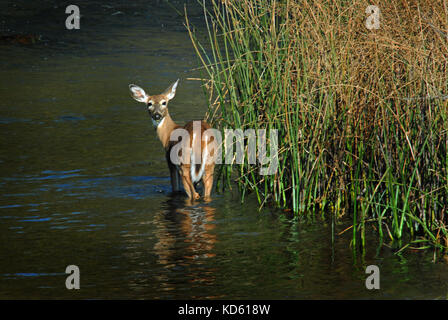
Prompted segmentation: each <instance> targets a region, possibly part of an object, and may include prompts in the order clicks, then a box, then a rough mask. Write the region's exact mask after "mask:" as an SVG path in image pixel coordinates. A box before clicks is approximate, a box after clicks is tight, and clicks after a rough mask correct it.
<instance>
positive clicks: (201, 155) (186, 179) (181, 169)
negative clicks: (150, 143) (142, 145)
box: [129, 80, 216, 200]
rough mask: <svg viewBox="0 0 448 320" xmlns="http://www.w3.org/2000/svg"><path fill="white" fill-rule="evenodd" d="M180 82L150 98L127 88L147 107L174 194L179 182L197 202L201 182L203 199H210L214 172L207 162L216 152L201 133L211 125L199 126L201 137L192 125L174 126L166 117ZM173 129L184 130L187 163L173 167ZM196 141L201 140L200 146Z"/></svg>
mask: <svg viewBox="0 0 448 320" xmlns="http://www.w3.org/2000/svg"><path fill="white" fill-rule="evenodd" d="M178 83H179V80H177V81H176V82H175V83H173V84H172V85H171V86H170V87H168V89H166V90H165V91H164V92H163V93H162V94H159V95H152V96H149V95H147V94H146V93H145V91H144V90H143V89H142V88H140V87H139V86H136V85H134V84H130V85H129V89H130V90H131V96H132V97H133V98H134V99H135V100H137V101H138V102H142V103H145V104H146V105H147V107H148V112H149V115H150V117H151V120H152V123H153V124H154V127H155V128H156V131H157V136H158V137H159V139H160V142H162V145H163V147H164V148H165V156H166V161H167V163H168V168H169V170H170V175H171V187H172V190H173V192H177V191H179V190H180V178H181V179H182V184H183V186H184V189H185V191H186V193H187V195H188V197H189V198H190V199H194V200H196V199H199V198H200V196H199V194H198V193H197V192H196V189H195V185H196V184H197V183H199V181H200V180H201V179H202V182H203V183H204V197H205V198H206V199H207V198H210V194H211V191H212V186H213V171H214V168H215V162H214V161H210V159H211V158H212V155H211V150H210V149H212V150H213V153H214V152H215V151H214V150H216V148H215V146H214V139H213V140H210V139H208V136H207V135H204V132H205V131H206V130H208V129H211V127H210V125H209V124H208V123H207V122H205V121H197V122H200V134H199V137H198V134H197V133H199V132H195V131H194V130H193V127H194V122H195V121H190V122H188V123H187V124H186V125H185V126H183V127H182V126H179V125H177V124H176V123H175V122H174V121H173V120H172V119H171V117H170V114H169V113H168V101H170V100H171V99H173V98H174V96H175V94H176V88H177V84H178ZM175 129H184V130H186V132H188V135H189V137H190V139H189V142H190V144H189V147H190V148H189V150H190V161H186V163H183V162H182V163H180V164H175V163H173V161H172V159H171V157H170V155H171V150H172V148H173V147H174V146H175V145H176V143H178V141H171V139H170V136H171V133H172V132H173V131H174V130H175ZM204 138H205V139H204ZM197 139H201V140H200V142H198V141H197ZM193 145H197V146H200V150H199V148H193ZM196 159H201V162H200V164H196V162H195V160H196Z"/></svg>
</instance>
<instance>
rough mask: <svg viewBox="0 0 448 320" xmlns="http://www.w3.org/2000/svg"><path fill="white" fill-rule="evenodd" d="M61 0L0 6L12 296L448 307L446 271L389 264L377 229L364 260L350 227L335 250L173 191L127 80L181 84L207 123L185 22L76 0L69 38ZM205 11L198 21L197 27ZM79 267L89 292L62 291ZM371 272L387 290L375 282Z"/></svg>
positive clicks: (5, 247)
mask: <svg viewBox="0 0 448 320" xmlns="http://www.w3.org/2000/svg"><path fill="white" fill-rule="evenodd" d="M54 3H55V2H54V1H41V2H39V3H34V2H30V1H25V0H22V1H9V2H8V1H7V2H2V4H1V7H0V30H1V33H0V35H1V36H2V38H1V41H0V57H1V59H0V67H1V73H0V82H1V86H0V97H1V100H0V101H1V102H0V106H1V108H0V128H1V135H0V142H1V154H0V194H1V200H0V201H1V202H0V256H1V260H0V298H1V299H36V298H45V299H57V298H59V299H78V298H79V299H97V298H100V299H110V298H124V299H182V298H183V299H189V298H195V299H196V298H221V299H238V298H245V299H262V298H263V299H353V298H355V299H369V298H375V299H392V298H400V299H416V298H419V299H434V298H442V299H446V298H447V297H448V284H447V282H448V281H447V280H448V272H447V271H448V266H447V265H446V264H445V263H443V262H436V263H433V262H432V260H433V256H432V253H431V252H413V251H403V252H401V253H400V254H394V253H393V251H392V250H390V249H389V248H388V247H387V246H382V247H378V242H377V240H376V238H375V236H374V234H369V239H368V246H367V248H366V254H365V255H364V256H363V255H362V254H361V253H360V252H358V251H356V252H355V254H354V253H353V252H352V250H351V249H350V246H349V245H350V232H346V233H344V234H342V235H340V236H338V235H337V234H338V233H339V232H341V231H342V230H344V229H345V228H346V227H347V226H349V225H350V222H349V221H347V222H345V221H341V222H338V223H337V224H336V225H335V233H336V235H335V237H334V241H332V236H331V235H332V231H331V230H332V227H331V221H328V220H324V221H314V222H313V221H309V220H306V219H304V220H300V221H299V220H294V219H290V218H287V217H285V216H284V215H283V213H282V212H278V211H275V210H271V209H268V208H266V209H263V210H261V211H259V210H258V204H257V203H256V201H255V199H253V198H249V199H248V200H247V202H245V203H244V204H240V202H239V197H238V194H237V193H236V192H226V193H223V194H214V195H213V200H212V201H211V202H208V203H206V202H203V201H200V202H198V203H196V204H194V205H189V204H188V203H186V201H185V198H184V197H182V196H172V195H171V194H170V182H169V178H168V170H167V167H166V163H165V160H164V153H163V151H162V147H161V145H160V142H159V141H158V140H157V138H156V135H155V132H154V129H153V128H152V124H151V121H150V119H149V118H148V115H147V112H146V111H145V107H144V105H142V104H139V103H137V102H135V101H133V100H132V99H131V97H130V95H129V92H128V84H129V83H135V84H138V85H140V86H142V87H143V88H145V89H146V90H147V92H149V93H160V92H161V91H163V90H164V89H165V88H166V87H168V86H169V84H170V83H172V82H173V81H175V80H176V79H177V78H181V83H180V85H179V87H178V90H177V94H176V97H175V99H174V100H173V101H172V102H171V104H170V113H171V115H172V117H173V119H175V121H178V122H179V123H185V122H186V121H187V120H190V119H199V118H202V116H203V114H204V112H205V111H206V106H207V101H206V97H205V96H204V94H203V89H202V88H201V86H200V85H201V84H200V82H197V81H192V80H187V78H197V77H200V76H201V74H200V72H199V71H197V70H192V69H194V68H196V67H197V66H198V61H197V58H196V56H195V54H194V51H193V48H192V45H191V43H190V40H189V38H188V34H187V32H186V30H185V28H184V27H183V25H182V23H183V18H182V17H180V16H179V15H178V14H177V13H176V12H175V11H174V10H173V9H172V8H171V7H169V6H168V5H167V4H166V2H165V1H132V3H128V2H127V1H109V2H107V4H102V3H101V2H100V1H88V2H83V1H77V3H78V5H79V6H80V9H81V15H82V18H81V29H80V30H72V31H69V30H66V29H65V28H64V25H65V24H64V21H65V18H66V16H67V15H66V14H65V13H64V12H65V8H64V7H62V6H57V5H55V4H54ZM170 3H171V4H172V5H173V6H175V7H176V8H178V9H179V10H180V11H183V3H184V2H181V1H170ZM195 3H196V1H190V2H188V7H189V17H190V19H191V22H192V23H194V24H195V25H197V26H198V28H201V27H203V22H202V20H201V10H200V8H198V6H197V5H196V4H195ZM17 34H22V35H24V34H28V35H30V36H28V37H22V38H18V37H16V36H15V35H17ZM11 35H12V36H11ZM22 42H24V43H22ZM33 42H34V43H33ZM72 264H73V265H77V266H78V267H79V268H80V271H81V290H77V291H76V290H67V289H66V288H65V279H66V277H67V275H66V274H65V268H66V267H67V266H68V265H72ZM370 264H375V265H378V266H379V267H380V270H381V289H380V290H373V291H370V290H367V289H366V288H365V279H366V276H367V275H366V274H365V267H366V266H367V265H370Z"/></svg>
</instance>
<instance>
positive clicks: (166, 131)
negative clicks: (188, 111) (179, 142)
mask: <svg viewBox="0 0 448 320" xmlns="http://www.w3.org/2000/svg"><path fill="white" fill-rule="evenodd" d="M176 127H178V125H177V124H176V123H175V122H174V121H173V119H171V117H170V115H169V114H167V115H166V116H165V118H163V120H162V122H160V124H159V126H158V127H157V135H158V136H159V139H160V141H161V142H162V144H163V147H164V148H165V149H167V148H168V146H169V143H170V135H171V132H172V131H173V130H174V129H175V128H176Z"/></svg>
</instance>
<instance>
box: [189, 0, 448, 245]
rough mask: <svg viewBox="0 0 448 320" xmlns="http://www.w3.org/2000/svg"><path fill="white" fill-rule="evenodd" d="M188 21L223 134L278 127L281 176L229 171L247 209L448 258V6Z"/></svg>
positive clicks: (223, 14)
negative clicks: (253, 204)
mask: <svg viewBox="0 0 448 320" xmlns="http://www.w3.org/2000/svg"><path fill="white" fill-rule="evenodd" d="M212 2H213V3H212V5H211V6H207V7H204V12H205V16H206V22H207V28H208V36H209V38H208V40H207V43H203V42H201V41H199V39H198V37H196V34H195V32H194V30H193V28H192V26H191V25H190V24H189V22H188V18H187V20H186V22H187V27H188V29H189V31H190V36H191V38H192V41H193V45H194V47H195V49H196V51H197V54H198V56H199V58H200V60H201V61H202V63H203V67H204V68H203V69H204V70H205V72H206V78H207V81H208V82H207V87H208V89H209V93H210V95H209V96H210V110H209V118H210V120H211V121H212V122H213V123H214V125H215V126H216V127H217V128H220V129H221V130H223V129H225V128H241V129H243V130H244V129H248V128H250V129H267V130H270V129H276V130H278V141H279V150H278V152H279V154H278V159H279V168H278V171H277V173H276V174H275V175H266V176H263V175H259V174H258V172H259V170H258V169H259V165H258V164H257V165H253V164H249V163H248V161H247V159H246V161H245V163H244V164H242V165H238V166H236V165H223V166H222V168H221V172H220V176H221V178H222V180H223V181H229V180H230V177H235V175H236V179H237V181H238V185H239V187H240V189H241V191H242V196H243V198H244V196H245V194H247V193H248V192H253V193H255V194H256V196H257V197H258V200H259V202H260V204H262V205H264V204H266V203H272V204H274V205H276V206H278V207H280V208H284V209H287V210H292V211H293V212H294V213H295V214H297V215H301V214H322V215H325V214H328V213H331V214H335V215H337V216H339V217H340V216H343V215H350V217H352V218H353V228H352V231H353V241H354V242H358V243H359V242H361V244H363V242H364V241H365V240H364V239H365V230H366V228H367V227H369V228H370V227H372V228H374V229H375V230H377V231H378V233H379V235H380V236H381V237H389V238H390V239H392V240H398V242H399V241H401V240H409V239H410V240H411V242H409V241H407V243H413V246H416V244H418V247H419V248H426V247H428V246H433V247H436V248H447V247H448V213H447V211H448V199H447V198H448V105H447V102H448V82H447V76H448V75H447V66H448V59H447V58H448V7H447V6H446V5H445V4H444V1H432V0H420V1H418V0H413V1H404V0H402V1H400V0H399V1H381V4H380V5H379V6H380V7H379V9H380V10H381V16H380V20H379V22H380V25H379V29H372V30H370V29H368V28H367V27H366V24H365V22H366V19H367V18H368V17H369V14H368V13H366V8H367V7H368V6H369V4H370V3H369V2H367V1H359V0H356V1H345V0H316V1H309V0H284V1H273V0H225V1H224V0H223V1H212Z"/></svg>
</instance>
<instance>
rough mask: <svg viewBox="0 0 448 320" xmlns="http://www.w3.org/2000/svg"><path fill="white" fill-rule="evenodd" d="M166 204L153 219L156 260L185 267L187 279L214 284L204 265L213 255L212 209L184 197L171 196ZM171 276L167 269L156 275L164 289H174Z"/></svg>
mask: <svg viewBox="0 0 448 320" xmlns="http://www.w3.org/2000/svg"><path fill="white" fill-rule="evenodd" d="M165 204H166V206H162V207H161V209H160V210H159V211H158V212H156V214H155V215H154V220H153V223H154V226H155V231H154V236H155V239H156V243H155V245H154V253H155V254H156V255H157V257H158V258H157V262H158V263H159V264H160V265H162V266H163V268H166V269H174V270H177V271H179V269H184V276H185V279H188V281H190V282H200V283H201V284H202V285H204V283H209V284H211V283H213V282H214V277H213V276H212V275H211V274H212V270H211V269H210V268H207V267H206V266H205V264H206V263H207V259H209V258H213V257H214V256H215V253H214V247H215V243H216V235H215V234H214V232H213V230H214V229H215V224H214V221H215V208H213V207H212V206H211V205H210V203H209V202H201V203H198V202H195V201H192V200H190V199H185V198H183V197H171V198H170V199H168V200H167V201H166V203H165ZM170 278H171V276H170V273H169V272H166V273H162V274H160V276H159V277H158V280H159V281H160V282H161V283H162V287H163V288H164V289H165V290H173V289H174V287H173V284H172V283H171V285H170V284H169V283H170V282H171V281H169V280H170Z"/></svg>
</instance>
